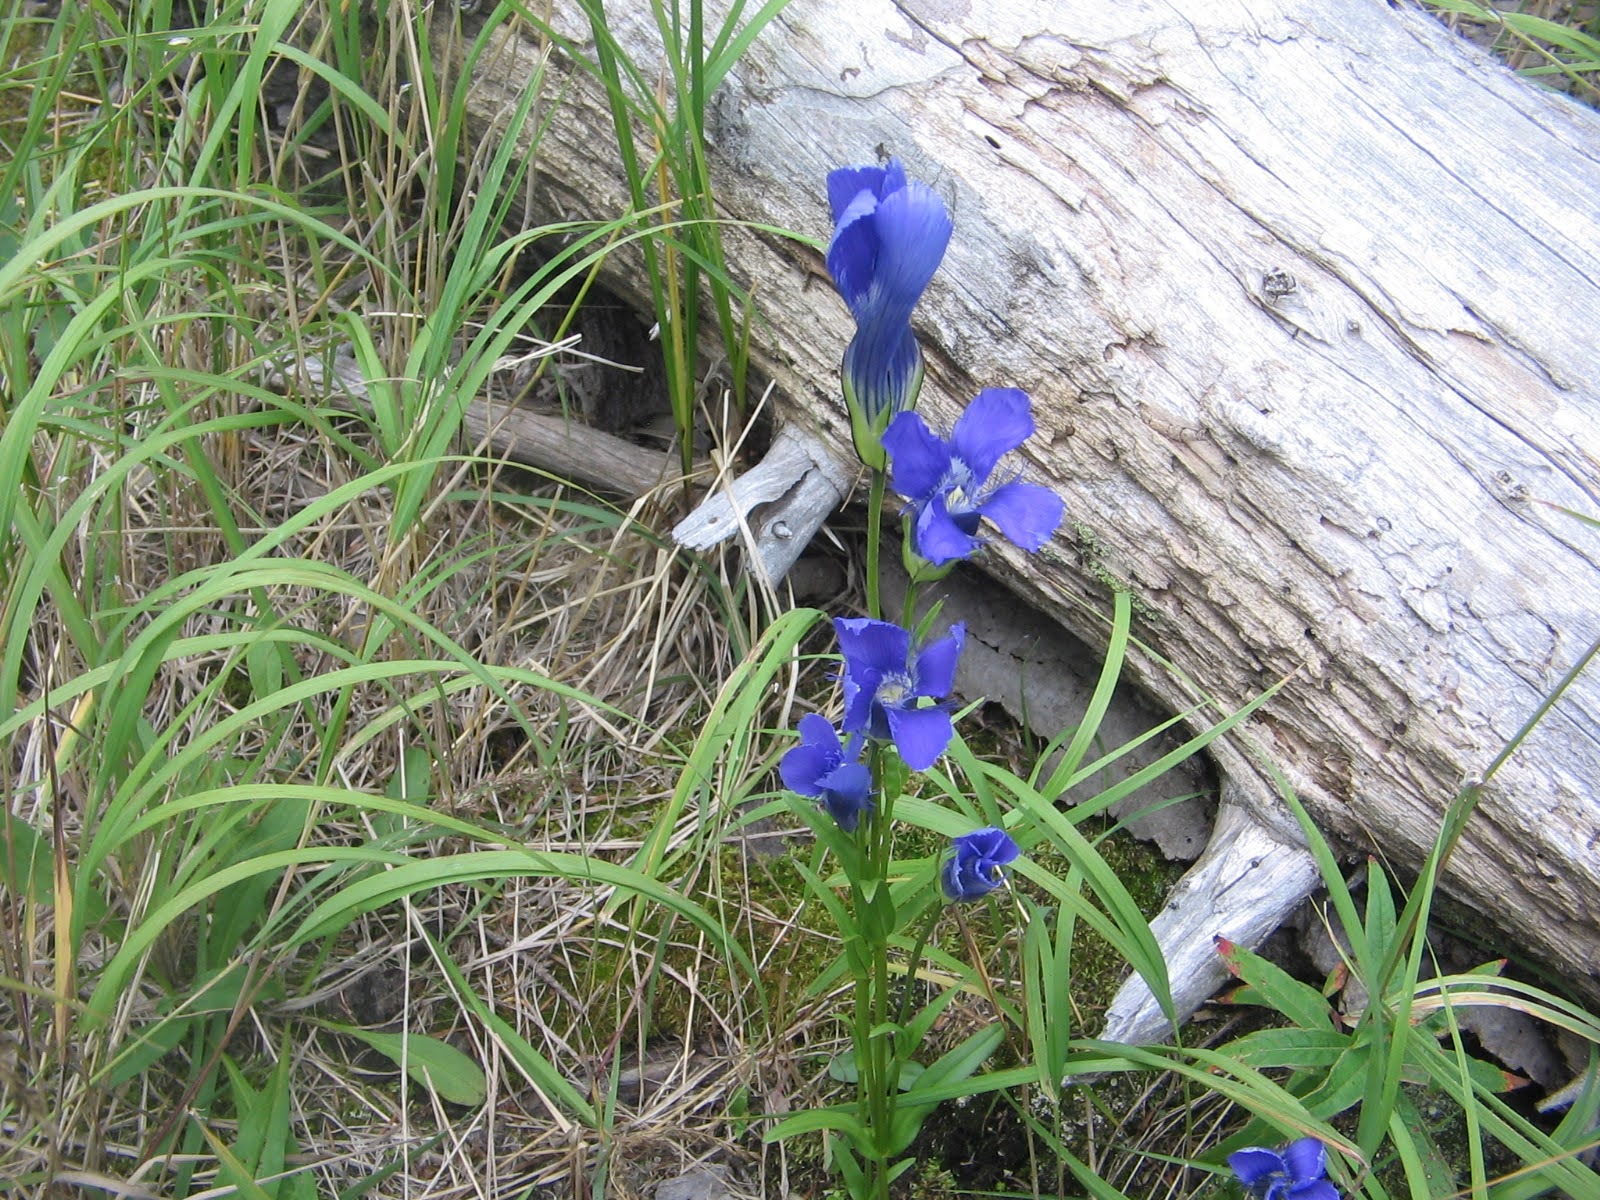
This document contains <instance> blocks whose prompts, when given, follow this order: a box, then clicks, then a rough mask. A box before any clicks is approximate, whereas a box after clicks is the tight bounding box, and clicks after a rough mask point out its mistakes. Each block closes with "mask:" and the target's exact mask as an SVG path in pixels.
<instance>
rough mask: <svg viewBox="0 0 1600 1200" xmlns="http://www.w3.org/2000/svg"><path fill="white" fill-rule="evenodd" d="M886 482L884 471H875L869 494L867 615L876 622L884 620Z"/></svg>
mask: <svg viewBox="0 0 1600 1200" xmlns="http://www.w3.org/2000/svg"><path fill="white" fill-rule="evenodd" d="M886 482H887V481H886V479H885V476H884V473H883V472H882V471H874V472H873V473H872V485H871V489H870V490H869V492H868V493H867V615H868V616H869V617H871V618H872V619H873V620H874V621H881V620H883V597H882V594H881V585H880V583H879V579H878V552H879V549H880V548H881V547H882V545H883V489H884V484H885V483H886Z"/></svg>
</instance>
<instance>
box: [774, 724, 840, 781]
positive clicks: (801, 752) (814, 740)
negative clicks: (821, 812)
mask: <svg viewBox="0 0 1600 1200" xmlns="http://www.w3.org/2000/svg"><path fill="white" fill-rule="evenodd" d="M843 761H844V747H843V746H842V745H841V744H840V742H839V735H838V734H837V733H835V732H834V730H833V725H832V723H831V722H830V721H829V720H828V719H827V718H826V717H824V716H821V715H820V714H818V713H807V714H806V715H805V716H803V717H801V718H800V744H799V745H798V746H795V747H794V748H793V749H791V750H789V751H788V752H787V753H786V754H785V755H784V756H783V758H782V759H780V760H779V762H778V776H779V777H780V778H781V779H782V780H783V786H784V787H786V788H788V789H789V790H790V791H792V792H798V793H799V794H800V795H802V796H818V795H821V794H822V789H823V786H824V785H823V783H822V779H823V777H824V776H826V775H828V774H829V773H830V772H832V771H835V770H836V769H837V768H838V766H839V764H840V763H841V762H843Z"/></svg>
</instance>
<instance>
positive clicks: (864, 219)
mask: <svg viewBox="0 0 1600 1200" xmlns="http://www.w3.org/2000/svg"><path fill="white" fill-rule="evenodd" d="M877 206H878V199H877V197H876V196H874V195H873V194H872V193H871V192H862V193H860V194H859V195H857V196H856V198H855V199H854V200H852V201H851V202H850V205H849V207H848V208H846V209H845V211H844V215H843V216H841V217H840V218H839V222H838V225H837V226H836V227H835V228H834V231H833V240H832V241H831V242H829V243H828V274H830V275H832V276H833V285H834V287H836V288H838V289H839V295H841V296H843V297H844V302H845V304H846V305H848V306H849V308H850V312H851V315H852V316H854V317H855V318H856V319H857V320H860V319H861V315H862V310H863V308H864V307H865V306H866V305H867V303H868V299H869V297H870V296H871V294H872V290H873V284H874V280H875V278H876V269H877V264H878V250H879V239H878V229H877V225H876V223H875V222H874V221H873V213H874V212H875V211H876V209H877Z"/></svg>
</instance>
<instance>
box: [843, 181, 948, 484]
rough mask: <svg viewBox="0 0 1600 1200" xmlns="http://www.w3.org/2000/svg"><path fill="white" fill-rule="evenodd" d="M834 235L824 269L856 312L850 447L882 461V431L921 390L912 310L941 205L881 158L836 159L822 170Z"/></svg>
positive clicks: (932, 258)
mask: <svg viewBox="0 0 1600 1200" xmlns="http://www.w3.org/2000/svg"><path fill="white" fill-rule="evenodd" d="M828 203H829V206H830V207H831V208H832V210H833V240H832V241H831V242H830V243H829V244H828V272H829V274H831V275H832V276H833V283H834V286H835V287H836V288H838V289H839V295H841V296H842V297H844V302H845V304H847V305H848V306H849V308H850V315H851V316H853V317H854V318H855V320H856V334H855V337H854V338H852V339H851V341H850V345H849V347H848V348H847V349H846V350H845V352H844V365H843V370H842V372H841V375H842V379H843V386H844V399H845V407H846V408H847V409H849V412H850V433H851V437H852V438H853V439H854V441H855V446H856V453H857V454H859V455H860V456H861V461H862V462H864V463H866V465H867V466H869V467H871V468H872V469H873V470H877V471H881V470H883V469H884V465H885V461H886V460H885V457H884V452H883V444H882V439H883V431H884V430H885V429H886V428H887V427H888V424H889V421H890V419H891V418H892V417H893V416H894V415H895V414H896V413H899V412H904V411H906V410H907V409H909V408H911V407H913V406H914V405H915V404H916V402H917V394H918V393H919V392H920V391H921V390H922V373H923V372H922V351H921V349H919V348H918V346H917V340H916V338H915V337H913V336H912V333H911V310H912V309H914V308H915V307H916V306H917V301H918V300H920V299H921V298H922V293H923V291H924V290H925V289H926V288H927V286H928V281H929V280H931V279H932V278H933V273H934V272H935V271H937V270H938V269H939V263H940V262H941V261H942V260H943V258H944V252H945V247H946V246H948V245H949V244H950V233H951V229H952V226H951V222H950V213H949V211H948V210H947V209H946V208H945V205H944V201H943V200H941V199H940V198H939V196H938V194H937V193H936V192H934V190H933V189H932V188H930V187H928V185H927V184H924V183H916V182H909V183H908V182H907V181H906V173H905V168H904V167H902V166H901V165H900V162H899V160H898V159H890V160H889V165H888V166H886V167H841V168H840V169H839V170H837V171H833V172H831V173H830V174H829V175H828Z"/></svg>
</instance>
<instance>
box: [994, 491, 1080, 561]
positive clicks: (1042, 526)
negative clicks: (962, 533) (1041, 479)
mask: <svg viewBox="0 0 1600 1200" xmlns="http://www.w3.org/2000/svg"><path fill="white" fill-rule="evenodd" d="M978 511H979V512H981V513H982V514H983V515H984V516H985V517H987V518H988V519H989V520H991V521H993V522H994V523H995V527H996V528H998V529H999V530H1000V532H1001V533H1003V534H1004V535H1005V538H1006V541H1008V542H1010V543H1012V544H1013V545H1015V546H1020V547H1021V548H1022V549H1024V550H1026V551H1028V552H1029V553H1032V552H1034V551H1036V550H1038V549H1039V547H1040V546H1042V545H1044V544H1045V543H1046V542H1048V541H1049V540H1050V535H1051V534H1053V533H1054V532H1055V531H1056V529H1057V527H1058V526H1060V524H1061V517H1062V515H1063V514H1064V513H1065V511H1066V506H1065V505H1064V504H1062V502H1061V497H1060V496H1058V495H1056V494H1055V493H1054V492H1052V491H1051V490H1050V489H1049V488H1047V487H1040V486H1039V485H1038V484H1036V483H1007V484H1002V485H1001V486H1000V487H998V488H996V489H995V490H994V491H993V492H991V493H990V494H989V496H988V498H987V499H985V500H984V502H983V503H982V504H981V505H980V506H979V509H978Z"/></svg>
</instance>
